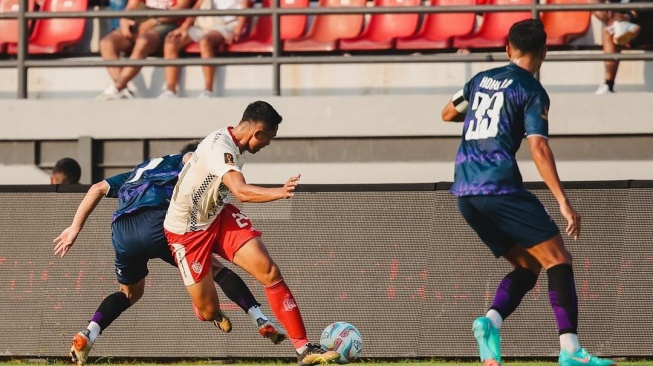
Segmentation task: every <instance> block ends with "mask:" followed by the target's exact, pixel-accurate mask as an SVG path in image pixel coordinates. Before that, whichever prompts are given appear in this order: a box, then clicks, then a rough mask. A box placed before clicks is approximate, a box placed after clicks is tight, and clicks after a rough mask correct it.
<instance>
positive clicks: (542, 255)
mask: <svg viewBox="0 0 653 366" xmlns="http://www.w3.org/2000/svg"><path fill="white" fill-rule="evenodd" d="M545 44H546V32H545V31H544V27H543V25H542V22H541V21H540V20H534V19H529V20H524V21H521V22H518V23H515V24H513V26H512V27H511V28H510V31H509V34H508V46H507V47H506V51H507V53H508V57H509V58H510V63H509V64H508V65H506V66H503V67H498V68H494V69H491V70H488V71H484V72H481V73H479V74H478V75H476V76H474V77H473V78H472V79H471V80H470V81H469V82H468V83H467V84H465V86H464V87H463V89H462V90H461V91H460V92H458V93H456V94H455V95H454V96H453V98H452V100H451V101H450V102H448V103H447V104H446V105H445V107H444V109H443V110H442V119H443V120H444V121H455V122H464V124H463V133H462V140H461V143H460V148H459V150H458V155H457V156H456V165H455V175H454V184H453V186H452V188H451V193H452V194H453V195H455V196H456V197H457V201H458V208H459V209H460V212H461V214H462V215H463V217H464V218H465V220H466V221H467V223H468V224H469V225H470V226H471V227H472V229H474V231H476V233H477V234H478V235H479V237H480V238H481V240H483V242H484V243H485V244H486V245H487V246H488V248H489V249H490V250H491V251H492V253H493V254H494V255H495V256H496V257H497V258H498V257H504V258H505V259H506V260H508V262H510V264H512V266H513V267H514V269H513V271H512V272H510V273H508V275H506V277H504V278H503V280H501V283H500V284H499V287H498V289H497V292H496V294H495V297H494V301H493V303H492V306H491V307H490V309H489V310H488V312H487V314H486V315H485V316H483V317H480V318H478V319H476V320H474V323H473V325H472V328H473V331H474V336H475V337H476V340H477V342H478V347H479V353H480V358H481V361H483V363H484V365H485V366H497V365H499V364H501V347H500V342H501V338H500V336H499V330H500V328H501V324H502V322H503V321H504V320H505V319H506V318H507V317H508V316H509V315H510V314H512V312H514V311H515V310H516V309H517V307H518V306H519V304H520V303H521V300H522V298H523V297H524V295H526V293H527V292H528V291H530V290H531V289H532V288H533V287H534V286H535V283H536V282H537V278H538V276H539V274H540V272H541V270H542V268H544V269H545V270H546V273H547V276H548V279H549V300H550V303H551V307H552V309H553V313H554V315H555V318H556V321H557V325H558V332H559V335H560V348H561V350H560V356H559V358H558V362H559V363H560V365H561V366H581V365H585V366H609V365H614V362H613V361H611V360H607V359H602V358H599V357H596V356H593V355H591V354H589V353H588V352H587V351H586V350H585V349H584V348H581V347H580V344H579V342H578V336H577V328H578V298H577V296H576V285H575V282H574V274H573V270H572V258H571V254H570V253H569V252H568V251H567V249H566V248H565V245H564V242H563V239H562V235H561V234H560V230H559V229H558V227H557V225H556V224H555V223H554V222H553V220H552V219H551V217H550V216H549V214H548V213H547V211H546V210H545V209H544V206H543V205H542V203H541V202H540V201H539V200H538V199H537V198H536V197H535V196H534V195H533V194H531V193H530V192H528V191H527V190H526V189H524V185H523V181H522V177H521V174H520V173H519V168H518V166H517V160H516V158H515V154H516V153H517V150H518V149H519V147H520V145H521V142H522V140H523V138H524V136H526V138H527V141H528V144H529V147H530V150H531V155H532V157H533V160H534V162H535V165H536V166H537V169H538V171H539V173H540V175H541V176H542V178H543V180H544V182H545V183H546V185H547V186H548V187H549V189H550V190H551V192H552V193H553V195H554V196H555V198H556V200H557V201H558V204H559V205H560V211H561V213H562V216H563V217H564V218H565V220H566V221H567V228H566V230H565V231H566V233H567V234H568V235H570V236H571V237H573V238H574V239H577V238H578V236H579V234H580V216H579V215H578V213H577V212H576V210H574V208H573V207H572V206H571V204H570V203H569V199H568V198H567V195H566V193H565V191H564V189H563V187H562V184H561V182H560V179H559V177H558V173H557V170H556V166H555V160H554V158H553V153H552V152H551V149H550V147H549V144H548V135H549V131H548V130H549V129H548V111H549V97H548V95H547V93H546V91H545V90H544V88H543V87H542V85H541V84H540V82H539V81H538V80H537V79H535V77H534V76H533V75H534V74H535V73H536V72H537V71H538V70H539V69H540V66H541V65H542V62H543V61H544V58H545V56H546V46H545Z"/></svg>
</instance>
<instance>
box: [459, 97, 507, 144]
mask: <svg viewBox="0 0 653 366" xmlns="http://www.w3.org/2000/svg"><path fill="white" fill-rule="evenodd" d="M502 107H503V92H496V93H494V94H492V95H491V96H490V95H488V94H485V93H481V92H476V94H474V103H472V111H474V119H473V120H472V121H470V122H469V127H468V128H467V132H466V133H465V140H482V139H487V138H490V137H495V136H496V135H497V133H499V114H500V112H501V108H502Z"/></svg>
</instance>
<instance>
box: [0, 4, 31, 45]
mask: <svg viewBox="0 0 653 366" xmlns="http://www.w3.org/2000/svg"><path fill="white" fill-rule="evenodd" d="M19 4H20V0H0V13H16V12H18V7H19V6H20V5H19ZM35 6H36V2H35V1H34V0H28V2H27V8H28V9H27V10H28V11H34V8H35ZM31 26H32V21H31V20H28V21H27V28H28V29H30V28H31ZM12 43H13V44H16V43H18V21H17V20H14V19H3V20H0V51H1V52H2V53H4V52H6V50H7V47H8V45H9V44H12Z"/></svg>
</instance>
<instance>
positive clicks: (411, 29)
mask: <svg viewBox="0 0 653 366" xmlns="http://www.w3.org/2000/svg"><path fill="white" fill-rule="evenodd" d="M420 4H421V0H375V1H374V6H376V7H386V8H388V7H398V6H419V5H420ZM418 22H419V14H374V15H372V16H371V17H370V21H369V23H367V26H366V27H365V30H363V33H361V34H360V35H359V36H357V37H354V38H348V39H342V40H340V42H339V44H338V48H339V49H341V50H387V49H390V48H392V45H393V41H394V39H395V38H397V37H405V36H410V35H412V34H413V33H415V30H416V29H417V23H418Z"/></svg>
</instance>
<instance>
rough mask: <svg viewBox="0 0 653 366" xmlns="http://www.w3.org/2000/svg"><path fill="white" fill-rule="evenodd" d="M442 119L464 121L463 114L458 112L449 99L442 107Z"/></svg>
mask: <svg viewBox="0 0 653 366" xmlns="http://www.w3.org/2000/svg"><path fill="white" fill-rule="evenodd" d="M442 120H443V121H445V122H464V121H465V114H464V113H460V112H458V111H457V110H456V108H455V107H454V106H453V102H451V101H449V103H447V104H446V105H445V106H444V108H443V109H442Z"/></svg>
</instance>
